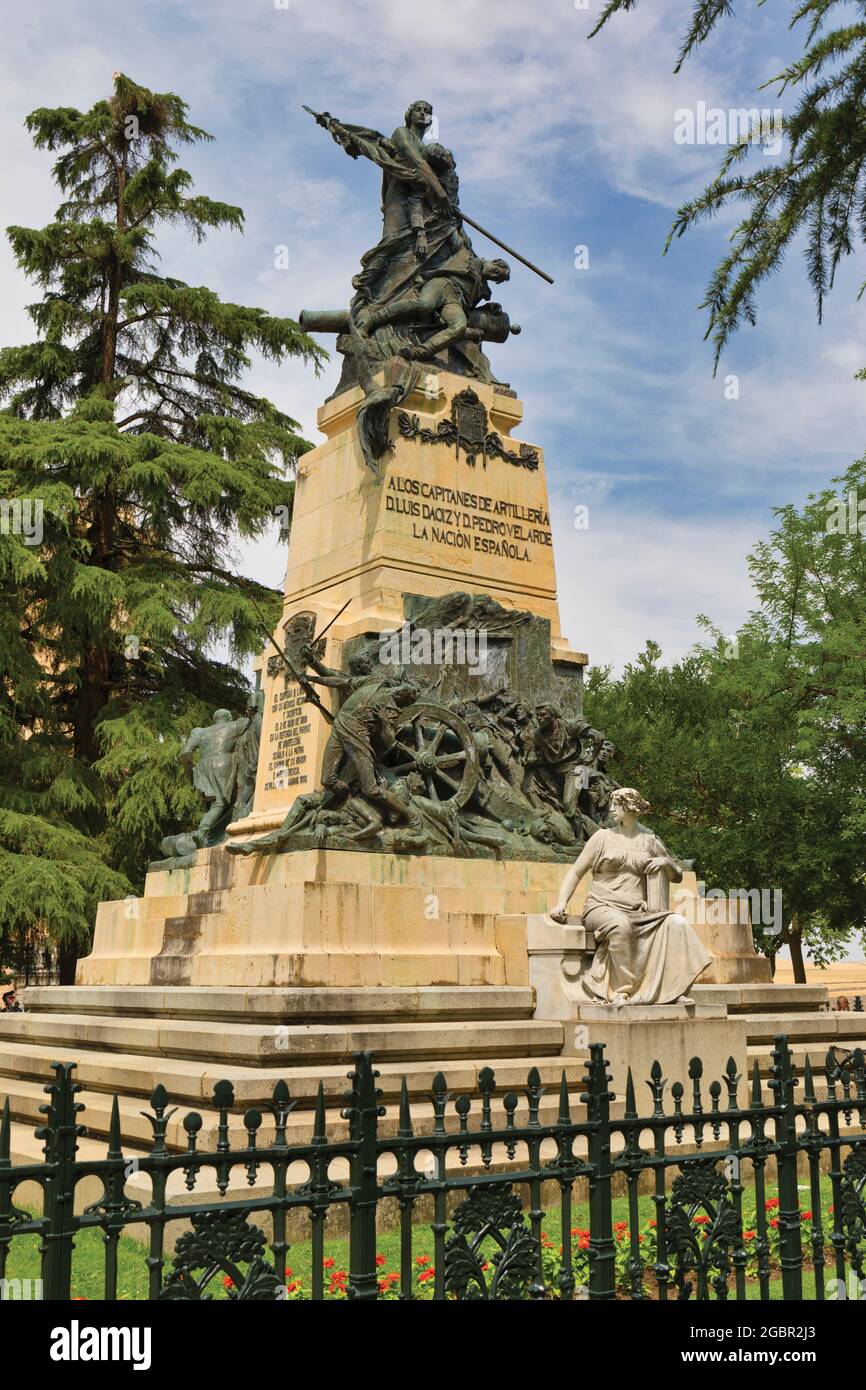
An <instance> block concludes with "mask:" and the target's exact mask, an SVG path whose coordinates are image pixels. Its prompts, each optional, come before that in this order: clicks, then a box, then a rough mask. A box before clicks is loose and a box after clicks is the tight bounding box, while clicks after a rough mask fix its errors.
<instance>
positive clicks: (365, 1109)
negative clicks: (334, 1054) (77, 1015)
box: [0, 1036, 866, 1300]
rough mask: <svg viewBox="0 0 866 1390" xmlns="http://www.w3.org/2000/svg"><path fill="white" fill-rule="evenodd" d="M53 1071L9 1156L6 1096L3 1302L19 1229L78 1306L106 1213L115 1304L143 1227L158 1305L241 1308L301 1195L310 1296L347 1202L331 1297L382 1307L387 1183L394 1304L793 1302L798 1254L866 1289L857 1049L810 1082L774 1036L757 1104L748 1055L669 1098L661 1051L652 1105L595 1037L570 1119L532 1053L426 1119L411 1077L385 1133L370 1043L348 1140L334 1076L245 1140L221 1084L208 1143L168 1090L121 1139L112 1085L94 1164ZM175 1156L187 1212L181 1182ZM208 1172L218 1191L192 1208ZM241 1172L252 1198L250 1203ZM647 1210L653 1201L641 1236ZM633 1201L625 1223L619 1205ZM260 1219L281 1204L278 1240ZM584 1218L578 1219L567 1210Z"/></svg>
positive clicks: (268, 1285) (263, 1287)
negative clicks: (309, 1103) (424, 1252)
mask: <svg viewBox="0 0 866 1390" xmlns="http://www.w3.org/2000/svg"><path fill="white" fill-rule="evenodd" d="M54 1071H55V1079H54V1081H53V1082H52V1083H51V1084H50V1085H48V1086H46V1087H45V1090H46V1093H47V1094H48V1096H49V1103H48V1104H47V1105H46V1106H43V1107H42V1110H43V1113H44V1114H45V1117H46V1119H45V1124H44V1125H43V1126H42V1127H41V1128H40V1129H38V1130H37V1131H36V1133H37V1136H38V1137H40V1138H41V1139H42V1140H44V1158H43V1159H42V1160H41V1161H39V1162H34V1163H27V1164H18V1163H16V1164H13V1163H12V1162H11V1157H10V1154H11V1148H10V1130H11V1126H10V1116H9V1107H8V1102H7V1104H6V1107H5V1110H4V1115H3V1121H2V1126H0V1295H3V1294H4V1293H5V1296H7V1297H8V1296H10V1285H11V1283H12V1282H13V1281H9V1280H7V1279H6V1274H7V1261H8V1259H9V1255H10V1251H11V1249H12V1247H13V1246H14V1243H15V1242H16V1241H17V1240H19V1239H20V1238H21V1237H24V1236H26V1235H31V1236H32V1235H36V1236H38V1237H39V1238H40V1239H39V1252H40V1258H41V1275H42V1293H43V1296H44V1297H45V1298H48V1299H67V1298H69V1297H70V1294H71V1280H72V1269H73V1255H74V1250H75V1244H76V1239H77V1237H78V1236H79V1235H80V1234H81V1233H83V1232H85V1231H87V1230H89V1229H94V1228H95V1229H97V1230H98V1231H100V1232H101V1233H102V1244H103V1251H104V1253H103V1261H104V1284H103V1296H104V1297H105V1298H106V1299H109V1300H111V1299H115V1298H117V1297H118V1246H119V1242H120V1237H121V1235H122V1234H123V1232H124V1231H125V1230H126V1229H127V1228H128V1227H130V1226H132V1225H135V1226H138V1227H142V1226H143V1227H145V1228H147V1230H148V1234H149V1243H148V1248H147V1253H146V1255H144V1254H143V1255H142V1258H143V1259H144V1260H145V1261H146V1266H147V1270H148V1283H149V1293H148V1296H149V1297H150V1298H151V1299H178V1298H179V1299H198V1298H202V1297H207V1296H210V1295H211V1294H212V1293H213V1292H214V1291H215V1290H216V1291H218V1292H220V1294H221V1295H222V1296H227V1297H228V1298H229V1299H234V1300H237V1299H241V1300H245V1299H256V1300H263V1299H282V1298H285V1297H286V1289H287V1285H286V1275H285V1270H286V1260H287V1256H288V1253H289V1244H288V1240H287V1226H288V1221H289V1218H290V1216H292V1215H293V1213H297V1212H298V1211H301V1212H302V1213H305V1216H304V1217H303V1219H304V1220H308V1221H309V1239H310V1245H309V1252H310V1257H311V1279H310V1287H309V1289H308V1290H306V1291H305V1292H308V1293H309V1296H311V1297H312V1298H313V1299H322V1298H324V1297H326V1296H328V1294H329V1293H331V1294H333V1293H334V1292H335V1285H334V1280H333V1276H331V1275H329V1274H328V1271H327V1264H328V1263H333V1262H332V1261H331V1262H328V1261H326V1258H325V1233H326V1227H327V1220H328V1217H329V1214H331V1213H333V1212H334V1211H335V1209H336V1208H337V1207H339V1206H344V1207H346V1208H347V1209H348V1227H349V1262H348V1263H349V1267H348V1270H347V1272H346V1280H345V1287H343V1286H342V1285H339V1286H338V1287H337V1288H336V1292H337V1293H338V1294H341V1293H345V1295H346V1296H348V1297H349V1298H352V1299H375V1298H377V1297H380V1296H381V1295H382V1294H383V1292H385V1290H384V1289H383V1288H382V1284H383V1280H382V1278H381V1269H380V1264H379V1263H377V1213H378V1211H379V1209H380V1207H381V1205H382V1204H383V1203H384V1202H386V1201H388V1199H393V1200H394V1201H395V1202H396V1206H397V1210H398V1213H399V1215H398V1228H399V1259H398V1263H399V1271H395V1272H394V1274H393V1275H391V1276H390V1280H391V1282H390V1283H389V1285H388V1289H387V1292H388V1293H389V1295H390V1296H393V1295H394V1293H398V1295H399V1296H400V1297H403V1298H407V1299H409V1298H413V1297H418V1296H425V1297H432V1298H434V1299H439V1300H442V1299H448V1298H453V1299H497V1298H498V1299H526V1298H560V1299H573V1298H576V1297H586V1298H589V1299H613V1298H617V1297H622V1298H632V1299H645V1298H656V1299H661V1300H665V1299H668V1298H679V1299H686V1298H689V1297H693V1298H695V1299H699V1300H706V1299H712V1298H719V1299H721V1298H728V1297H733V1298H735V1299H744V1298H747V1297H757V1298H760V1299H769V1298H774V1297H775V1298H784V1299H794V1300H796V1299H800V1298H802V1297H803V1296H804V1270H805V1271H806V1272H807V1276H808V1281H809V1288H808V1296H810V1297H812V1296H814V1297H815V1298H817V1299H824V1298H828V1297H839V1296H844V1295H845V1293H847V1296H849V1297H850V1296H852V1286H853V1295H854V1296H866V1283H864V1277H866V1271H864V1262H866V1205H864V1186H866V1070H864V1056H863V1052H862V1051H859V1050H858V1051H856V1052H854V1053H851V1054H849V1055H848V1056H847V1057H845V1058H843V1059H842V1060H841V1061H840V1060H839V1059H838V1057H836V1056H834V1054H832V1053H830V1054H828V1056H827V1059H826V1069H825V1076H824V1077H823V1078H822V1079H821V1081H820V1085H818V1084H816V1078H815V1077H814V1075H813V1072H812V1068H811V1067H810V1065H809V1062H808V1060H807V1062H806V1065H805V1068H804V1072H803V1076H802V1078H798V1077H797V1076H796V1075H795V1068H794V1065H793V1063H792V1059H791V1052H790V1049H789V1047H788V1043H787V1039H786V1038H785V1037H782V1036H780V1037H778V1038H777V1039H776V1040H775V1048H774V1051H773V1064H772V1070H771V1076H770V1078H769V1082H768V1087H769V1093H770V1096H771V1100H770V1101H769V1102H766V1101H765V1100H764V1098H763V1093H762V1085H761V1078H760V1075H759V1072H758V1067H757V1064H755V1068H754V1072H753V1077H752V1081H751V1087H750V1096H749V1099H748V1102H747V1103H746V1104H745V1105H741V1104H740V1101H739V1097H738V1089H739V1086H740V1084H741V1081H742V1078H741V1077H740V1076H739V1075H738V1074H737V1069H736V1066H735V1064H734V1062H733V1060H731V1061H730V1062H729V1064H728V1067H727V1070H726V1074H725V1076H724V1077H723V1078H722V1079H720V1080H713V1081H712V1082H710V1084H709V1086H708V1087H705V1083H704V1079H703V1076H702V1067H701V1063H700V1061H699V1059H697V1058H696V1059H695V1060H694V1061H693V1062H692V1063H691V1066H690V1068H689V1078H688V1085H687V1086H684V1085H683V1084H682V1083H680V1082H677V1083H675V1084H674V1085H672V1086H671V1087H670V1090H669V1093H668V1083H667V1082H666V1081H665V1079H664V1078H663V1077H662V1074H661V1070H660V1068H659V1066H658V1064H655V1065H654V1066H653V1068H652V1073H651V1076H650V1078H649V1079H648V1081H647V1083H646V1084H647V1085H648V1087H649V1091H650V1101H649V1106H648V1109H649V1113H645V1114H639V1113H638V1107H637V1104H636V1100H635V1090H634V1083H633V1079H632V1076H631V1073H629V1075H628V1078H627V1082H626V1086H625V1091H624V1095H623V1097H622V1099H621V1102H617V1098H616V1096H615V1095H614V1093H613V1092H612V1091H611V1089H610V1084H611V1078H610V1076H609V1074H608V1071H607V1066H606V1061H605V1057H604V1050H603V1048H602V1047H601V1046H600V1045H594V1046H593V1047H592V1048H591V1049H590V1058H589V1060H588V1062H587V1067H586V1075H585V1077H584V1078H583V1089H582V1090H581V1092H580V1093H579V1094H571V1095H570V1094H569V1089H568V1085H567V1082H566V1077H565V1074H563V1078H562V1084H561V1087H560V1091H559V1105H558V1113H557V1115H556V1118H555V1120H547V1121H544V1120H543V1119H542V1118H541V1114H540V1111H541V1101H542V1095H543V1089H542V1087H541V1085H540V1082H539V1076H538V1072H537V1071H536V1070H535V1069H534V1068H533V1069H532V1070H531V1071H530V1072H529V1075H528V1078H527V1084H526V1088H525V1090H524V1091H523V1093H522V1095H518V1094H517V1093H516V1092H508V1093H506V1094H504V1095H499V1094H498V1093H497V1091H496V1084H495V1077H494V1073H493V1072H492V1070H490V1069H489V1068H485V1069H484V1070H483V1071H482V1072H481V1073H480V1074H479V1091H478V1094H477V1095H476V1096H475V1097H474V1098H473V1097H470V1096H469V1095H465V1094H462V1095H459V1096H457V1097H456V1098H455V1097H452V1096H451V1095H450V1094H449V1092H448V1087H447V1083H446V1080H445V1077H444V1076H442V1075H441V1073H440V1074H439V1075H437V1076H436V1077H435V1078H434V1082H433V1087H432V1092H431V1096H430V1103H431V1112H430V1117H429V1124H425V1125H424V1126H423V1132H419V1130H418V1124H417V1121H416V1122H415V1123H413V1118H412V1111H411V1110H410V1104H409V1097H408V1092H407V1089H406V1084H405V1081H404V1083H403V1091H402V1096H401V1101H400V1106H399V1117H398V1122H397V1125H396V1131H395V1132H393V1133H384V1132H383V1127H382V1125H381V1123H380V1120H381V1116H382V1115H383V1114H384V1110H383V1108H382V1106H381V1104H380V1101H381V1093H380V1092H379V1091H378V1090H377V1087H376V1078H377V1075H378V1073H377V1072H376V1071H375V1070H374V1067H373V1059H372V1057H371V1055H370V1054H369V1053H358V1054H356V1055H355V1067H354V1071H353V1072H352V1073H350V1076H349V1080H350V1082H351V1089H350V1090H349V1091H348V1092H347V1094H346V1096H345V1103H346V1108H345V1109H344V1110H343V1111H342V1118H343V1119H345V1121H346V1130H345V1135H344V1136H343V1137H341V1138H338V1139H332V1138H329V1137H328V1134H327V1128H326V1110H325V1102H324V1095H323V1091H322V1088H321V1087H320V1088H319V1096H318V1102H317V1105H316V1111H315V1116H314V1120H313V1126H312V1134H311V1137H310V1139H309V1142H307V1143H304V1144H298V1143H295V1142H290V1139H289V1136H288V1134H287V1128H288V1121H289V1115H290V1113H291V1111H292V1110H293V1108H294V1102H293V1101H292V1100H290V1098H289V1092H288V1088H287V1086H286V1085H285V1083H284V1082H280V1083H278V1085H277V1086H276V1088H275V1089H274V1093H273V1100H272V1102H271V1103H270V1106H269V1107H267V1108H268V1109H269V1111H270V1118H269V1121H268V1123H267V1125H265V1123H264V1119H263V1115H262V1113H261V1112H260V1111H258V1110H248V1111H247V1112H246V1113H245V1114H244V1116H243V1125H244V1128H245V1131H246V1135H247V1139H246V1143H245V1144H242V1145H240V1146H237V1145H236V1144H233V1142H232V1134H231V1131H230V1117H231V1112H232V1108H233V1104H234V1095H233V1091H232V1087H231V1085H230V1084H229V1083H228V1082H225V1081H223V1082H220V1083H219V1084H218V1085H217V1086H216V1088H215V1090H214V1097H213V1105H214V1108H215V1110H216V1111H217V1112H218V1129H217V1141H216V1144H215V1146H214V1147H213V1149H211V1150H209V1151H207V1152H205V1151H203V1150H202V1149H201V1148H200V1147H199V1144H198V1135H199V1132H200V1130H201V1128H202V1124H203V1121H202V1119H201V1116H199V1115H198V1114H195V1113H190V1114H188V1115H187V1116H186V1117H185V1118H184V1120H183V1127H184V1130H185V1132H186V1135H187V1150H186V1151H185V1152H172V1151H170V1150H169V1149H168V1147H167V1145H166V1134H167V1129H168V1124H169V1121H170V1119H171V1115H172V1114H173V1113H174V1112H173V1111H172V1110H170V1109H168V1108H167V1106H168V1097H167V1094H166V1091H165V1088H164V1087H163V1086H157V1087H156V1089H155V1090H154V1092H153V1094H152V1096H151V1098H150V1111H149V1112H147V1119H148V1120H149V1122H150V1124H151V1126H152V1129H153V1140H152V1144H151V1147H150V1150H149V1152H148V1153H147V1154H146V1155H141V1156H138V1157H137V1158H136V1159H135V1160H134V1161H130V1159H129V1156H128V1155H127V1154H125V1153H124V1151H123V1145H122V1142H121V1126H120V1118H119V1109H118V1104H117V1100H116V1099H115V1102H114V1108H113V1112H112V1118H111V1125H110V1133H109V1137H108V1142H107V1149H106V1153H105V1157H104V1158H101V1159H82V1158H81V1157H80V1154H79V1143H78V1140H79V1137H80V1136H81V1135H82V1134H83V1133H85V1129H84V1127H83V1126H82V1125H81V1124H79V1121H78V1116H79V1113H80V1112H81V1111H82V1110H83V1109H84V1107H83V1106H82V1105H81V1104H80V1103H78V1102H77V1101H76V1099H75V1096H76V1094H77V1093H78V1092H79V1091H80V1089H81V1087H80V1086H79V1085H78V1084H77V1083H76V1081H75V1080H74V1076H73V1072H74V1066H73V1065H72V1064H60V1063H55V1064H54ZM819 1088H820V1090H821V1092H822V1094H821V1095H820V1096H819V1094H818V1090H819ZM797 1090H800V1096H799V1098H797V1097H796V1095H795V1092H796V1091H797ZM615 1102H616V1103H615ZM617 1111H621V1113H616V1112H617ZM612 1112H613V1113H612ZM415 1113H416V1114H417V1109H416V1112H415ZM178 1172H179V1173H181V1174H182V1175H183V1182H184V1187H185V1190H186V1192H187V1193H188V1194H190V1196H191V1199H192V1200H191V1201H190V1203H189V1204H187V1203H186V1202H180V1201H177V1200H172V1198H171V1196H170V1194H168V1187H169V1179H170V1178H171V1176H172V1175H173V1174H175V1173H178ZM206 1172H209V1173H211V1174H212V1175H213V1186H214V1187H215V1188H216V1192H217V1193H218V1196H217V1197H216V1198H215V1199H213V1200H208V1201H205V1200H200V1201H197V1200H195V1193H196V1187H197V1184H198V1183H199V1181H200V1179H201V1178H202V1175H203V1174H204V1173H206ZM132 1173H136V1174H145V1175H147V1178H148V1179H149V1187H150V1191H149V1198H148V1200H147V1201H144V1200H141V1190H140V1182H141V1180H140V1179H137V1180H136V1181H137V1187H136V1189H135V1190H136V1192H137V1193H138V1195H137V1196H133V1195H131V1193H130V1190H129V1187H130V1179H131V1175H132ZM94 1178H95V1179H98V1180H99V1181H100V1182H101V1184H102V1193H101V1196H100V1197H99V1199H98V1200H97V1201H95V1202H93V1203H91V1204H90V1205H88V1206H85V1207H84V1208H83V1209H79V1210H76V1206H77V1205H78V1206H79V1208H80V1206H81V1204H80V1203H78V1204H77V1203H76V1190H77V1188H78V1187H79V1186H80V1184H82V1182H83V1181H84V1180H85V1179H94ZM263 1178H265V1179H266V1180H264V1181H263V1180H262V1179H263ZM244 1182H246V1183H247V1184H249V1190H248V1191H247V1192H245V1193H244V1195H243V1196H237V1195H235V1194H236V1192H237V1188H238V1185H239V1183H240V1184H242V1183H244ZM25 1183H35V1184H36V1185H37V1186H38V1187H39V1188H41V1193H42V1200H41V1203H39V1204H38V1208H39V1209H38V1210H37V1211H36V1212H35V1213H34V1212H33V1211H31V1210H26V1209H25V1206H26V1203H24V1202H22V1205H21V1206H17V1205H16V1202H15V1197H16V1189H18V1188H20V1187H22V1185H23V1184H25ZM230 1188H231V1192H232V1195H231V1196H228V1195H227V1194H228V1193H229V1189H230ZM31 1190H32V1189H31ZM828 1190H829V1197H830V1199H831V1200H830V1202H829V1204H828V1203H827V1200H826V1198H827V1195H828ZM551 1192H552V1193H553V1194H554V1202H553V1207H552V1208H551V1202H550V1197H549V1194H550V1193H551ZM802 1193H805V1194H807V1200H806V1202H805V1204H804V1202H803V1201H801V1194H802ZM546 1194H547V1206H546V1207H545V1195H546ZM647 1202H649V1203H650V1206H651V1210H652V1213H653V1215H652V1217H651V1218H650V1219H646V1220H644V1221H643V1229H642V1221H641V1211H642V1209H643V1210H644V1211H645V1210H646V1206H647ZM30 1205H31V1206H34V1205H37V1204H34V1203H31V1204H30ZM618 1207H619V1208H620V1209H622V1210H623V1211H624V1212H626V1213H627V1219H623V1220H621V1221H616V1220H615V1219H614V1218H615V1216H616V1213H617V1208H618ZM422 1212H428V1213H429V1215H428V1221H429V1225H428V1227H427V1229H428V1231H429V1232H430V1233H432V1242H433V1256H432V1259H429V1260H426V1259H425V1265H426V1268H425V1272H424V1278H425V1283H424V1287H423V1295H422V1291H421V1289H420V1288H419V1283H418V1268H417V1265H416V1258H417V1257H414V1256H413V1250H414V1244H413V1242H414V1241H415V1239H416V1236H417V1232H418V1230H419V1225H418V1218H419V1213H422ZM431 1216H432V1219H429V1217H431ZM256 1217H259V1219H262V1218H263V1217H267V1218H269V1220H266V1224H267V1225H268V1227H269V1234H266V1233H265V1230H263V1229H262V1228H261V1226H258V1225H256V1221H255V1219H254V1218H256ZM581 1219H583V1220H585V1222H586V1224H585V1226H581V1225H580V1224H577V1225H575V1221H578V1222H580V1220H581ZM178 1221H183V1222H187V1223H188V1226H187V1227H186V1228H185V1229H184V1233H183V1234H181V1235H180V1236H179V1237H178V1239H177V1242H176V1244H175V1246H174V1250H173V1252H171V1253H169V1252H168V1251H167V1249H166V1231H167V1229H168V1228H169V1227H170V1225H171V1223H173V1222H178ZM551 1222H553V1223H554V1224H553V1231H554V1234H553V1236H551V1233H550V1232H551ZM223 1289H225V1290H226V1293H225V1294H224V1295H223ZM12 1296H14V1292H13V1294H12Z"/></svg>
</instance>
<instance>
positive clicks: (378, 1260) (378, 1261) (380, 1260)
mask: <svg viewBox="0 0 866 1390" xmlns="http://www.w3.org/2000/svg"><path fill="white" fill-rule="evenodd" d="M384 1263H385V1256H384V1255H377V1256H376V1264H377V1265H378V1266H379V1267H380V1268H381V1266H382V1265H383V1264H384Z"/></svg>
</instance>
